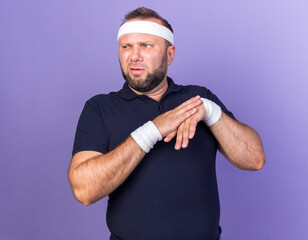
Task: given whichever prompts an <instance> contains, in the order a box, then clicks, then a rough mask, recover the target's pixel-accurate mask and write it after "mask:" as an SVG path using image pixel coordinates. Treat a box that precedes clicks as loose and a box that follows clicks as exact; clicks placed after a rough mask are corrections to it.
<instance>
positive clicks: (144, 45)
mask: <svg viewBox="0 0 308 240" xmlns="http://www.w3.org/2000/svg"><path fill="white" fill-rule="evenodd" d="M142 46H143V47H144V48H150V47H152V45H150V44H143V45H142Z"/></svg>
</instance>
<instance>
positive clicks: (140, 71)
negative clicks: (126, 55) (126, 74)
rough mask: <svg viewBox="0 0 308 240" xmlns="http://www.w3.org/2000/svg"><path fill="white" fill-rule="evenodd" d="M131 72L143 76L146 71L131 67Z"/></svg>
mask: <svg viewBox="0 0 308 240" xmlns="http://www.w3.org/2000/svg"><path fill="white" fill-rule="evenodd" d="M129 71H130V72H131V73H132V74H141V73H143V72H144V69H143V68H138V67H131V68H129Z"/></svg>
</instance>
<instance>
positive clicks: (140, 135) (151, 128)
mask: <svg viewBox="0 0 308 240" xmlns="http://www.w3.org/2000/svg"><path fill="white" fill-rule="evenodd" d="M130 135H131V136H132V138H133V139H134V140H135V142H136V143H137V144H138V145H139V146H140V147H141V148H142V150H143V151H145V152H146V153H148V152H149V151H150V150H151V148H153V147H154V145H155V143H157V141H161V140H162V139H163V137H162V135H161V134H160V132H159V130H158V128H157V127H156V125H155V124H154V123H153V122H152V121H148V122H146V123H145V124H143V125H142V126H141V127H139V128H137V129H136V130H135V131H133V132H132V133H131V134H130Z"/></svg>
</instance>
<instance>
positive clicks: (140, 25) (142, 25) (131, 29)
mask: <svg viewBox="0 0 308 240" xmlns="http://www.w3.org/2000/svg"><path fill="white" fill-rule="evenodd" d="M128 33H147V34H151V35H155V36H158V37H161V38H164V39H166V40H167V41H168V42H170V43H171V44H172V45H173V33H172V32H171V31H170V29H169V28H166V27H164V26H162V25H160V24H158V23H155V22H151V21H132V22H126V23H124V24H123V25H122V26H121V27H120V29H119V32H118V41H119V39H120V37H122V36H123V35H124V34H128Z"/></svg>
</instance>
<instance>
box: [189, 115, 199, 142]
mask: <svg viewBox="0 0 308 240" xmlns="http://www.w3.org/2000/svg"><path fill="white" fill-rule="evenodd" d="M197 123H198V122H197V119H196V118H195V117H192V118H191V120H190V124H189V139H192V138H193V137H194V136H195V133H196V127H197Z"/></svg>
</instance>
